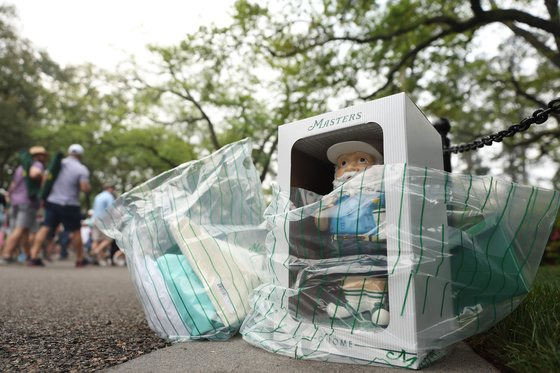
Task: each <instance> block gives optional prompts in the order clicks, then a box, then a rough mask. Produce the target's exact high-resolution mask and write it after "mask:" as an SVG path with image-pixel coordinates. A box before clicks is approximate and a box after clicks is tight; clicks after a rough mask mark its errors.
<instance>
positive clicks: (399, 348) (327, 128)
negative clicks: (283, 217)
mask: <svg viewBox="0 0 560 373" xmlns="http://www.w3.org/2000/svg"><path fill="white" fill-rule="evenodd" d="M350 140H359V141H365V142H368V143H370V144H371V145H373V146H374V147H375V148H376V149H377V150H378V151H380V152H381V153H382V154H383V156H384V164H385V165H386V168H387V169H388V170H390V172H391V173H392V175H393V176H394V175H398V174H402V176H403V177H401V178H398V177H397V178H390V180H389V179H387V183H391V182H397V181H396V180H399V181H398V182H399V183H400V182H401V181H402V180H406V183H408V182H410V177H412V178H413V177H414V176H415V175H410V174H407V175H406V176H407V178H405V177H404V174H405V173H406V172H407V168H406V166H407V165H412V166H418V167H429V168H434V169H440V170H442V169H443V154H442V142H441V137H440V135H439V133H438V132H437V131H436V130H435V129H434V127H433V126H432V125H431V123H430V122H429V121H428V119H427V118H426V116H425V115H424V114H423V113H422V112H421V111H420V109H418V107H417V106H416V105H415V104H414V103H413V102H412V101H411V100H410V98H409V97H408V96H407V95H406V94H404V93H399V94H395V95H392V96H389V97H385V98H381V99H378V100H374V101H371V102H367V103H364V104H360V105H356V106H352V107H348V108H345V109H341V110H337V111H333V112H330V113H325V114H322V115H318V116H315V117H312V118H307V119H303V120H299V121H296V122H293V123H289V124H285V125H283V126H280V127H279V145H278V183H279V185H280V188H281V190H283V191H288V190H290V188H294V187H295V188H303V189H306V190H310V191H313V192H315V193H318V194H321V195H325V194H327V193H329V192H330V191H332V179H333V174H334V167H333V165H332V164H331V163H330V162H329V161H328V160H327V157H326V152H327V149H328V148H329V146H331V145H333V144H335V143H338V142H342V141H350ZM416 170H417V169H416ZM409 172H410V171H409ZM416 172H418V171H416ZM418 176H419V177H421V175H418ZM402 182H403V184H404V183H405V182H404V181H402ZM442 184H443V180H442ZM406 188H407V185H402V186H401V185H386V195H385V200H386V202H385V203H386V205H385V208H386V234H387V272H388V293H389V305H390V322H389V325H388V326H387V328H385V329H382V328H377V330H375V331H372V330H360V329H355V330H352V331H351V330H349V329H348V328H343V327H337V326H332V325H319V328H320V329H321V330H320V331H319V332H320V333H324V334H325V335H326V334H328V335H329V336H328V338H325V343H322V344H320V345H319V347H318V350H317V346H316V345H313V346H312V345H311V342H310V343H307V342H306V340H305V339H304V340H302V341H301V344H300V346H298V347H299V349H300V351H306V349H313V350H317V352H318V353H321V352H322V353H324V354H323V355H322V356H329V354H332V355H338V356H343V357H346V358H348V359H347V360H348V361H354V359H359V360H362V362H363V361H371V362H381V363H383V361H386V360H387V357H388V356H390V361H391V363H390V364H391V365H400V366H406V367H408V368H419V367H421V366H422V365H423V363H424V364H425V363H427V361H426V360H433V358H436V357H437V355H438V354H437V353H436V352H434V351H435V350H436V349H437V348H438V346H439V347H443V342H442V343H440V341H439V338H440V337H438V336H441V335H443V334H445V330H446V329H449V331H452V330H455V329H456V327H457V325H456V323H455V322H454V316H453V304H452V296H451V286H447V285H446V284H445V283H444V282H438V281H437V279H435V280H434V279H433V278H432V279H431V280H432V281H431V282H430V283H429V287H430V291H429V292H428V291H427V289H426V287H427V286H428V282H429V280H427V277H422V276H413V275H412V274H413V273H414V271H416V272H418V269H419V267H420V266H421V272H423V273H434V272H436V270H437V272H438V273H439V274H440V275H442V277H447V278H450V277H449V271H450V266H449V262H448V261H443V260H442V261H439V260H435V259H434V260H430V258H437V257H438V256H437V255H436V254H435V253H441V250H442V248H441V245H442V242H445V241H446V237H445V234H446V233H445V232H447V229H446V224H447V221H446V209H445V206H444V205H441V204H440V205H437V204H435V205H434V204H427V205H425V206H424V205H423V201H422V200H423V198H422V196H421V195H420V196H415V195H413V194H411V193H408V194H405V193H404V190H405V189H406ZM421 209H425V211H423V222H422V225H423V227H424V230H423V232H424V233H423V234H424V235H423V237H422V235H420V237H418V232H417V230H418V227H417V225H418V224H416V226H415V224H413V222H414V221H416V222H417V221H418V212H419V211H420V210H421ZM415 214H416V215H415ZM430 228H431V229H430ZM282 229H284V230H287V234H285V235H278V236H277V237H276V239H277V240H278V241H277V242H276V252H275V253H274V258H273V260H271V262H270V263H271V266H273V267H274V268H272V270H273V272H274V273H275V274H276V275H277V281H278V282H279V284H280V285H281V286H283V287H287V288H290V287H294V283H290V274H289V272H290V264H289V263H290V260H289V258H290V252H289V250H290V246H289V244H288V240H289V237H290V233H289V226H285V227H283V228H282ZM430 235H432V237H430ZM399 237H401V238H402V237H407V239H404V240H402V239H397V238H399ZM436 246H437V247H436ZM430 253H432V254H430ZM286 263H288V264H287V265H286ZM436 267H437V269H436ZM429 294H438V296H437V302H436V301H435V300H434V301H432V300H431V299H430V296H429ZM442 294H443V296H442ZM286 302H288V301H287V300H286ZM286 307H288V305H286ZM299 321H302V319H301V318H300V319H299ZM303 323H304V324H305V323H307V321H306V320H305V318H303ZM309 324H311V320H309ZM434 325H439V326H438V327H437V328H434V327H433V326H434ZM333 329H334V330H333ZM435 329H437V330H435ZM319 355H320V354H319ZM325 359H326V358H325Z"/></svg>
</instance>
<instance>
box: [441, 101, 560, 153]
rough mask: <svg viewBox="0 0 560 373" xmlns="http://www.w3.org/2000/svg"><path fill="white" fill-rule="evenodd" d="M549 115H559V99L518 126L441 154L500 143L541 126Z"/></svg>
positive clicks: (452, 147) (512, 126)
mask: <svg viewBox="0 0 560 373" xmlns="http://www.w3.org/2000/svg"><path fill="white" fill-rule="evenodd" d="M550 114H560V97H559V98H555V99H554V100H552V101H550V102H549V103H548V105H547V107H546V108H545V109H543V108H541V109H538V110H535V112H534V113H533V115H531V116H530V117H527V118H525V119H523V120H521V122H519V123H518V124H514V125H511V126H509V127H508V129H505V130H502V131H499V132H496V133H493V134H491V135H488V136H484V137H482V138H480V139H478V140H474V141H472V142H470V143H466V144H460V145H456V146H451V147H449V148H444V149H443V152H444V153H455V154H457V153H463V152H466V151H471V150H475V149H478V148H482V147H484V146H490V145H492V144H493V143H494V142H501V141H502V140H503V139H504V137H511V136H513V135H515V134H516V133H518V132H523V131H527V130H528V129H529V127H531V125H533V124H543V123H544V122H546V121H547V120H548V116H549V115H550Z"/></svg>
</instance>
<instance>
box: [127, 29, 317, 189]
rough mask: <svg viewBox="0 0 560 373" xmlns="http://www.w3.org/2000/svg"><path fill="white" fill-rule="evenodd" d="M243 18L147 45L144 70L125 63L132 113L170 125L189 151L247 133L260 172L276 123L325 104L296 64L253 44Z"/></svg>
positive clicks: (267, 163)
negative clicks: (172, 42)
mask: <svg viewBox="0 0 560 373" xmlns="http://www.w3.org/2000/svg"><path fill="white" fill-rule="evenodd" d="M243 21H244V20H243V19H242V18H241V19H239V22H234V23H233V24H232V25H230V26H229V27H227V28H219V27H201V28H200V29H199V30H198V31H197V32H195V33H193V34H191V35H189V36H187V38H186V39H185V40H184V41H182V42H181V43H180V44H179V45H177V46H170V47H161V46H157V47H156V46H152V47H151V50H152V51H153V52H154V54H155V56H156V57H157V63H156V64H154V66H152V69H151V71H150V72H147V71H142V70H141V69H140V68H138V66H133V68H132V71H131V72H130V76H131V80H130V84H131V86H132V87H133V89H134V90H136V91H137V92H138V93H137V95H136V96H135V100H134V101H135V103H136V113H137V115H139V116H142V117H144V118H148V119H149V122H150V123H151V124H156V125H161V126H165V127H166V128H170V129H173V131H175V132H176V133H177V134H178V136H180V137H181V138H182V139H183V140H184V141H185V142H186V143H188V144H190V145H191V146H192V149H193V150H194V152H195V155H196V157H200V156H203V155H206V154H208V153H209V152H211V151H215V150H217V149H219V148H220V147H221V146H223V145H224V144H227V143H230V142H233V141H236V140H239V139H242V138H245V137H250V138H252V139H253V142H254V152H253V157H254V160H255V163H256V165H257V167H258V168H259V170H260V172H261V180H264V179H265V178H266V176H267V174H268V173H269V172H271V171H272V172H273V173H274V169H273V168H271V160H272V158H273V156H274V154H275V152H276V146H277V141H278V138H277V131H276V128H277V126H278V125H280V124H283V123H287V122H290V121H294V120H297V119H300V118H304V117H308V116H311V115H314V114H317V113H319V112H321V111H324V110H326V102H325V101H324V100H323V98H322V97H318V96H316V95H314V94H313V85H312V84H308V83H306V84H307V85H306V86H303V85H300V82H299V81H298V80H297V78H298V76H299V74H300V72H299V68H298V66H297V64H296V65H294V64H293V63H292V62H290V61H287V63H286V62H285V61H276V60H274V59H271V58H270V56H268V55H267V54H263V53H262V51H260V50H259V49H258V48H255V40H254V38H253V37H252V36H251V35H249V34H248V33H247V29H246V27H245V25H244V24H243Z"/></svg>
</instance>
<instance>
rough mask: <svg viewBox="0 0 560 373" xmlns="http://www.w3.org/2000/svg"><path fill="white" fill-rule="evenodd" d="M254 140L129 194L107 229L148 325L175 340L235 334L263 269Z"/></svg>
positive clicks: (107, 219)
mask: <svg viewBox="0 0 560 373" xmlns="http://www.w3.org/2000/svg"><path fill="white" fill-rule="evenodd" d="M251 149H252V148H251V143H250V141H248V140H244V141H240V142H237V143H233V144H230V145H228V146H225V147H224V148H222V149H220V150H219V151H217V152H215V153H213V154H211V155H210V156H208V157H206V158H203V159H201V160H197V161H191V162H188V163H185V164H183V165H180V166H178V167H177V168H175V169H172V170H170V171H167V172H165V173H164V174H161V175H159V176H157V177H155V178H153V179H151V180H149V181H147V182H145V183H144V184H142V185H140V186H138V187H136V188H134V189H132V190H131V191H129V192H127V193H125V194H123V195H122V196H121V197H120V198H118V199H117V200H116V201H115V204H114V205H113V206H112V207H111V208H110V209H108V211H107V214H105V216H104V217H103V219H101V221H100V223H99V227H100V229H101V230H102V231H103V232H104V233H105V234H107V235H108V236H110V237H113V238H115V239H116V242H117V245H118V246H119V247H120V248H121V249H123V250H124V252H125V254H126V259H127V265H128V267H129V271H130V273H131V276H132V280H133V283H134V285H135V287H136V291H137V294H138V297H139V299H140V302H141V303H142V306H143V308H144V312H145V314H146V318H147V320H148V323H149V325H150V327H151V328H152V329H153V330H154V331H155V332H156V333H157V334H158V335H159V336H161V337H163V338H166V339H168V340H170V341H173V342H176V341H186V340H193V339H217V340H222V339H227V338H229V337H231V336H233V335H234V334H236V333H237V331H238V329H239V327H240V326H241V323H242V322H243V320H244V318H245V315H246V314H247V312H248V311H249V299H250V294H251V293H252V291H253V289H254V288H255V287H256V286H258V285H259V284H260V282H261V279H260V277H259V276H262V275H263V273H264V241H265V237H266V229H265V227H264V225H263V223H264V218H263V210H264V204H263V203H264V200H263V195H262V192H261V186H260V179H259V176H258V173H257V171H256V169H255V168H254V166H253V162H252V160H251Z"/></svg>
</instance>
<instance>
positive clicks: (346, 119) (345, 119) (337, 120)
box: [307, 111, 362, 131]
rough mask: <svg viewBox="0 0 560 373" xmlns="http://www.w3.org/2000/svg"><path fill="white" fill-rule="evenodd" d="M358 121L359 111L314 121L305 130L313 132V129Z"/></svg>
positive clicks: (360, 113)
mask: <svg viewBox="0 0 560 373" xmlns="http://www.w3.org/2000/svg"><path fill="white" fill-rule="evenodd" d="M360 119H362V112H361V111H359V112H357V113H354V114H348V115H343V116H340V117H336V118H332V119H325V118H321V119H316V120H315V122H314V123H313V124H312V125H311V126H309V127H307V130H308V131H313V130H314V129H318V128H325V127H330V126H334V125H337V124H341V123H346V122H351V121H353V120H360Z"/></svg>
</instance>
